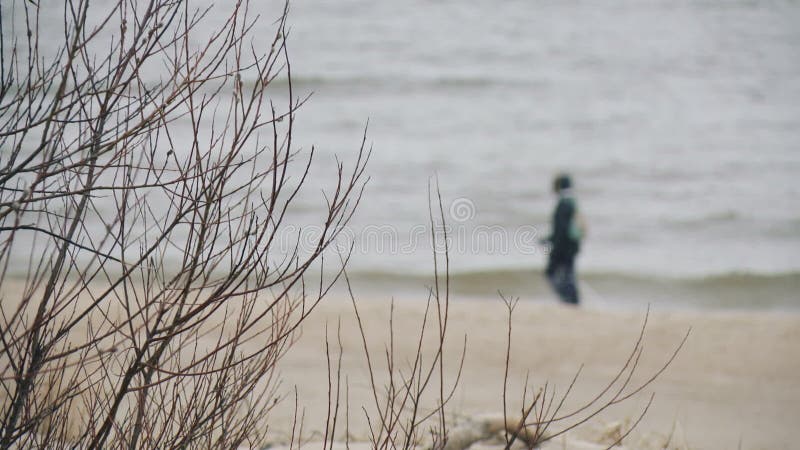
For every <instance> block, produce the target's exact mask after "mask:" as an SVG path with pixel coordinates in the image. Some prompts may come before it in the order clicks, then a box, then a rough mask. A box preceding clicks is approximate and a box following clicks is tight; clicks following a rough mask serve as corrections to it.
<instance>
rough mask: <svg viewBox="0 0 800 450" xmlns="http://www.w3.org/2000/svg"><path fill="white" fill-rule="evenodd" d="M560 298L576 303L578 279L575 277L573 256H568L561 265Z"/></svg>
mask: <svg viewBox="0 0 800 450" xmlns="http://www.w3.org/2000/svg"><path fill="white" fill-rule="evenodd" d="M561 271H562V277H561V292H560V294H561V299H562V300H564V301H565V302H567V303H570V304H573V305H577V304H578V281H577V280H576V277H575V257H574V256H573V257H571V258H568V259H566V260H565V261H564V263H563V265H562V266H561Z"/></svg>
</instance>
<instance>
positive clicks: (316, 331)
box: [272, 298, 800, 449]
mask: <svg viewBox="0 0 800 450" xmlns="http://www.w3.org/2000/svg"><path fill="white" fill-rule="evenodd" d="M357 304H358V307H359V312H360V314H361V318H362V322H363V324H364V328H365V333H366V336H367V341H368V347H369V350H370V352H371V354H372V364H373V368H374V370H375V379H376V385H378V386H379V389H383V387H384V386H385V384H386V383H387V380H388V375H387V370H386V366H387V364H386V361H387V358H386V349H387V348H388V346H389V342H390V341H389V312H390V304H391V303H390V300H388V299H377V298H370V299H362V300H359V301H358V303H357ZM424 311H425V302H424V301H420V300H419V299H411V298H403V299H396V300H395V301H394V317H393V320H392V326H393V328H394V331H395V337H394V340H393V344H392V345H393V348H394V355H395V358H394V360H395V367H403V368H407V367H409V365H410V361H411V357H412V356H413V355H414V354H415V353H416V351H415V350H416V348H417V345H418V340H417V336H418V332H419V328H420V323H421V321H422V317H423V313H424ZM646 313H647V307H646V306H645V305H643V306H642V308H641V310H639V311H608V310H591V309H585V308H577V309H575V308H569V307H565V306H561V305H557V304H549V303H543V302H525V301H520V302H519V303H518V304H517V306H516V308H515V309H514V313H513V316H512V322H511V325H512V333H511V339H512V345H511V364H510V368H509V378H508V379H509V383H508V388H507V392H508V395H507V399H508V400H507V401H508V409H509V414H510V415H514V414H516V415H518V411H520V408H521V404H520V398H521V393H522V392H523V387H524V382H525V379H526V376H527V377H528V385H529V387H528V393H530V392H533V391H536V390H538V389H539V388H541V387H543V386H545V383H547V386H548V390H549V392H553V389H555V392H556V398H557V401H558V399H560V396H561V394H562V393H564V392H565V390H566V389H567V387H568V386H569V384H570V382H571V380H572V378H573V377H574V375H575V373H576V371H578V369H579V368H581V366H582V369H581V374H580V376H579V378H578V379H577V382H576V384H575V387H574V389H573V391H572V392H571V393H570V395H569V396H568V398H567V400H566V402H565V403H564V407H563V411H572V410H575V409H577V408H578V407H579V406H581V405H583V404H585V403H586V402H587V401H588V400H590V399H592V398H593V397H595V395H596V394H598V393H599V392H600V391H602V389H603V388H604V387H605V386H606V385H608V383H609V382H610V381H612V380H613V378H614V377H615V375H616V374H617V372H618V371H619V370H620V368H622V367H623V366H624V364H625V362H626V360H627V359H628V357H629V355H630V353H631V350H632V349H633V346H634V343H635V342H636V339H637V337H638V335H639V332H640V330H641V327H642V324H643V321H644V320H645V316H646ZM507 317H508V316H507V311H506V307H505V305H504V304H503V302H502V301H501V300H500V299H499V298H498V299H486V300H480V301H478V300H463V299H459V298H451V301H450V309H449V325H448V330H447V340H446V345H445V357H444V362H445V384H446V385H448V386H451V385H452V381H453V380H455V378H456V374H457V366H458V361H459V359H460V356H461V350H462V347H463V344H464V337H465V336H466V353H465V361H464V367H463V372H462V376H461V379H460V381H459V383H458V386H457V387H456V388H455V392H454V395H453V397H452V399H451V400H450V403H449V404H448V406H447V411H448V418H449V419H448V420H451V424H453V425H454V426H455V425H456V424H458V423H464V422H465V421H466V422H469V420H474V419H475V418H481V417H502V411H503V396H502V395H503V375H504V368H505V347H506V339H507ZM432 320H435V319H432ZM337 329H338V330H340V331H339V336H340V340H341V349H342V359H341V378H343V379H344V381H343V383H342V388H341V389H342V396H344V391H345V387H344V386H345V383H346V387H347V389H346V390H347V394H348V395H347V397H348V400H347V402H345V401H344V400H342V401H341V404H342V406H341V408H342V413H340V415H341V416H342V417H344V408H345V406H344V405H345V404H346V406H347V407H348V408H349V411H350V412H349V418H348V424H347V428H349V436H350V441H351V443H353V444H355V443H358V442H362V443H363V442H365V441H368V436H369V434H368V427H367V421H366V420H365V419H364V416H365V413H364V411H363V410H362V407H363V408H365V410H366V411H374V400H373V396H372V391H371V389H370V385H369V376H368V371H367V363H366V358H365V357H364V351H363V346H362V340H361V335H360V333H359V332H358V327H357V323H356V321H355V315H354V313H353V306H352V304H351V303H350V301H349V300H348V299H346V298H333V299H327V300H326V301H324V302H323V303H322V304H321V305H320V306H319V309H318V310H316V311H315V312H314V314H312V315H311V317H310V318H309V319H308V321H307V322H306V323H305V324H304V327H303V330H302V335H301V336H300V338H299V339H298V341H297V342H296V344H295V346H294V347H293V348H292V349H291V351H290V352H289V353H288V354H287V355H286V357H285V359H284V360H283V361H282V363H281V365H280V371H281V376H282V378H283V380H284V385H283V387H284V389H285V390H287V391H292V392H293V389H294V386H296V387H297V395H298V399H299V404H300V405H302V406H303V408H304V411H303V412H304V414H305V420H304V435H305V437H306V439H309V440H311V441H314V440H315V439H317V440H319V439H321V437H322V434H321V433H322V431H323V430H322V428H323V427H324V424H325V417H326V411H327V404H328V402H327V395H328V394H327V393H328V369H327V367H328V366H327V358H326V350H325V336H326V333H327V335H328V339H329V342H330V349H329V352H330V353H331V358H332V363H333V364H334V368H335V364H336V360H337V358H338V353H339V345H338V344H337V331H336V330H337ZM689 329H691V331H690V332H689V337H688V339H687V341H686V343H685V345H684V346H683V348H682V349H681V350H680V352H679V353H678V355H677V357H676V358H675V360H674V361H673V362H672V363H671V364H670V365H669V367H668V368H667V369H666V370H665V371H664V372H663V373H662V374H661V375H660V376H659V377H658V378H657V379H656V380H655V381H654V382H653V383H651V384H650V385H648V386H647V387H645V388H644V389H643V390H642V391H641V392H640V393H638V394H637V395H635V396H633V397H632V398H630V399H628V400H626V401H624V402H621V403H620V404H617V405H614V406H612V407H610V408H608V409H607V410H605V411H604V412H603V413H602V414H600V415H598V416H597V417H594V418H592V419H591V420H589V421H588V422H587V423H586V424H584V425H582V426H580V427H578V428H576V429H575V430H573V431H570V432H569V433H567V434H566V435H564V436H560V437H558V438H556V439H554V440H553V441H551V442H550V443H549V444H548V445H550V446H552V447H553V448H603V447H605V446H608V445H609V444H610V443H613V440H611V442H608V440H609V436H610V435H611V436H613V435H614V432H617V431H618V430H619V429H620V425H622V427H623V428H622V429H625V428H624V427H625V426H627V425H630V424H631V423H633V422H634V421H635V420H636V419H637V418H638V417H639V415H640V414H641V412H642V411H643V409H644V408H645V407H646V406H647V403H648V400H649V398H650V395H651V394H654V398H653V402H652V404H651V406H650V407H649V409H648V411H647V413H646V415H645V416H644V418H643V419H642V421H641V422H640V423H639V425H638V426H637V427H636V429H635V430H634V432H633V433H631V434H630V436H628V437H627V438H626V439H625V440H623V444H624V445H625V447H626V448H665V447H666V446H668V448H681V449H682V448H692V449H729V448H743V449H784V448H785V449H789V448H797V447H796V445H797V439H796V437H797V436H796V429H795V427H796V424H797V423H798V422H799V421H800V317H798V316H797V315H781V314H778V313H767V312H758V313H753V312H747V313H745V312H719V311H713V312H709V311H683V312H675V311H669V312H666V311H658V310H651V311H650V313H649V317H648V322H647V326H646V330H645V335H644V340H643V353H642V356H641V358H640V359H639V361H638V366H637V370H636V371H635V373H634V375H633V376H632V378H631V386H638V384H640V383H641V382H642V381H646V380H647V379H648V378H649V377H651V376H652V375H653V374H654V373H656V372H657V371H658V370H659V369H660V368H661V367H662V365H663V364H664V363H665V362H666V361H667V360H668V359H669V358H670V356H671V355H672V353H673V352H674V350H675V349H676V347H677V346H678V345H679V344H680V342H681V341H682V339H683V337H684V336H685V334H686V333H687V331H688V330H689ZM434 332H435V331H434V328H429V331H428V332H427V333H430V334H433V333H434ZM426 344H427V345H428V347H426V348H427V350H426V351H428V352H430V351H432V348H433V347H432V345H433V342H430V341H427V342H426ZM427 356H432V355H431V354H427ZM448 379H449V380H450V382H448V381H447V380H448ZM333 386H335V383H334V385H333ZM628 390H630V389H628ZM291 397H292V399H291V400H292V401H290V400H288V399H287V400H285V401H284V402H282V404H281V405H280V407H279V408H278V409H277V410H276V411H275V413H274V415H273V416H272V419H273V420H272V425H273V426H274V427H275V428H274V430H275V433H274V434H273V437H280V436H281V435H284V436H288V435H289V433H290V425H291V417H292V414H293V413H292V411H293V404H294V402H293V397H294V395H293V394H292V395H291ZM341 420H343V419H342V418H340V425H339V426H338V427H337V440H340V441H343V440H344V431H343V430H344V428H345V427H344V426H343V425H341ZM562 428H563V426H562V425H561V424H554V425H553V426H552V429H551V432H557V431H559V430H560V429H562ZM615 430H616V431H615ZM340 434H341V435H340Z"/></svg>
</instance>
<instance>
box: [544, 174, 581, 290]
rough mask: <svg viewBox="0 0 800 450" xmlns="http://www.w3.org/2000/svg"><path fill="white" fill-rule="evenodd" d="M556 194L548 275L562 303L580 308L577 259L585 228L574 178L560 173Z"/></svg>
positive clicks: (549, 240)
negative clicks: (575, 194)
mask: <svg viewBox="0 0 800 450" xmlns="http://www.w3.org/2000/svg"><path fill="white" fill-rule="evenodd" d="M553 192H554V193H555V194H556V195H557V196H558V203H557V204H556V208H555V210H554V211H553V224H552V231H551V234H550V237H549V238H547V239H546V242H547V243H549V244H550V255H549V260H548V262H547V268H546V269H545V276H546V277H547V280H548V281H549V282H550V286H552V288H553V290H554V291H555V292H556V293H557V294H558V296H559V297H560V298H561V300H562V301H564V302H565V303H569V304H572V305H577V304H578V302H579V295H578V282H577V279H576V276H575V257H576V256H577V255H578V252H579V251H580V247H581V239H582V238H583V235H584V234H585V225H584V223H583V220H582V218H581V216H580V214H579V212H578V205H577V202H576V201H575V197H574V195H573V192H572V178H570V176H569V175H567V174H564V173H562V174H558V175H557V176H556V177H555V178H554V179H553Z"/></svg>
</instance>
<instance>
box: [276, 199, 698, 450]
mask: <svg viewBox="0 0 800 450" xmlns="http://www.w3.org/2000/svg"><path fill="white" fill-rule="evenodd" d="M431 205H438V212H437V213H436V214H435V213H434V208H433V207H431V208H430V211H431V214H430V224H431V230H432V234H431V240H432V244H433V245H432V247H433V249H434V254H433V263H434V268H433V285H432V287H431V288H430V289H429V296H428V299H427V301H426V303H425V309H424V312H423V313H422V314H423V315H422V318H421V321H420V323H419V330H418V332H417V333H416V334H413V335H408V334H405V333H404V335H402V336H400V337H399V338H400V339H405V340H409V339H413V340H414V342H415V343H416V345H415V347H414V348H415V352H414V353H413V354H412V355H410V357H405V358H403V359H402V360H399V359H401V358H399V357H398V355H397V354H396V352H395V339H396V338H397V332H396V330H395V327H394V325H393V318H394V302H392V303H391V306H390V308H391V311H390V316H389V323H388V343H387V344H386V347H385V350H384V353H383V355H380V356H382V358H376V356H377V355H375V354H373V353H372V352H370V350H369V345H368V342H370V341H372V340H373V339H376V338H377V337H375V336H367V333H366V331H365V324H364V322H363V321H362V318H361V315H360V313H359V308H358V304H357V302H356V297H355V295H354V294H353V292H352V290H351V291H350V297H351V301H352V305H353V309H354V313H355V316H356V322H357V325H358V329H359V331H360V334H361V341H362V350H363V353H364V355H365V359H366V364H367V373H368V376H369V380H368V381H369V386H370V389H371V393H372V402H371V404H370V405H364V406H363V407H362V413H363V414H362V415H363V420H365V421H366V423H367V424H368V428H369V442H370V445H371V446H372V448H381V449H396V448H402V449H412V448H430V449H444V450H465V449H467V448H469V447H470V446H472V445H473V444H475V443H477V442H480V441H488V442H490V443H494V445H495V446H496V447H497V448H505V449H507V450H508V449H511V448H513V446H515V444H516V445H517V446H522V447H524V448H530V449H533V448H537V447H539V446H541V445H542V444H543V443H545V442H547V441H549V440H552V439H554V438H556V437H558V436H562V435H564V434H565V433H568V432H569V431H571V430H574V429H576V428H578V427H580V426H581V425H584V424H586V423H589V422H590V421H592V420H593V419H595V418H597V417H598V416H599V415H600V414H602V413H604V412H607V411H608V410H609V409H610V408H611V407H613V406H614V405H617V404H619V403H622V402H624V401H626V400H629V399H631V398H632V397H634V396H635V395H637V394H639V393H641V392H642V391H643V390H645V389H646V388H647V387H648V386H650V385H651V384H652V383H653V382H654V381H655V380H656V379H657V378H658V377H659V376H660V375H661V374H662V373H663V372H664V371H665V370H666V369H667V367H668V366H669V365H670V364H671V363H672V362H673V361H674V359H675V357H676V356H677V354H678V353H679V352H680V350H681V348H683V345H684V344H685V342H686V340H687V338H688V336H689V331H687V333H686V335H685V336H684V337H683V339H682V340H681V341H680V342H679V343H678V344H677V345H676V348H675V349H674V350H673V352H672V353H670V354H669V355H668V356H667V357H666V358H665V361H664V363H663V364H662V365H661V366H659V368H658V369H657V370H655V372H654V373H652V374H650V375H648V376H646V377H645V378H644V380H643V381H639V382H634V380H635V379H636V378H635V376H634V375H635V374H636V373H637V370H638V369H639V360H640V358H641V356H642V354H643V352H644V335H645V330H646V329H647V320H648V317H649V310H648V312H647V314H646V315H645V318H644V322H643V323H642V326H641V328H640V330H639V335H638V337H637V338H636V339H635V340H634V342H633V345H632V349H631V351H630V353H629V354H628V356H627V358H626V359H625V360H624V362H622V364H621V365H620V367H619V369H618V371H617V372H616V373H615V374H614V376H613V377H612V378H611V380H610V381H609V382H608V383H607V384H606V385H605V386H604V387H602V388H600V389H599V390H598V391H597V392H596V393H595V394H594V395H593V396H592V397H591V398H588V399H587V400H583V401H582V402H581V403H578V405H577V406H575V407H572V408H571V409H566V408H565V405H566V402H567V399H568V398H569V397H570V394H571V393H572V392H573V389H574V387H575V386H576V384H577V383H578V382H579V378H580V373H581V369H582V367H581V369H579V370H578V371H577V372H576V373H575V375H574V377H573V378H572V380H571V382H570V384H569V386H568V387H567V389H566V390H565V392H564V393H563V394H561V395H558V396H557V395H556V392H555V389H554V388H553V386H552V385H550V384H549V383H546V384H545V385H544V386H542V387H541V388H540V389H538V390H533V389H531V387H530V385H529V383H528V380H527V379H526V380H525V383H524V388H523V391H522V392H520V393H517V394H516V395H515V394H512V393H509V392H508V384H509V378H510V372H509V369H510V366H511V359H512V355H511V341H512V325H513V320H512V319H513V313H514V308H515V307H516V305H517V302H518V299H515V298H510V297H506V296H504V295H503V294H502V293H501V294H500V297H501V299H502V301H503V303H504V304H505V306H506V310H507V314H508V315H507V317H508V321H507V328H506V332H507V346H506V349H505V367H504V375H503V389H502V392H498V396H497V397H498V403H502V404H501V405H499V406H501V407H502V408H501V409H500V410H502V416H500V417H492V416H487V417H479V418H464V417H463V415H462V414H461V413H460V412H459V411H455V410H454V409H453V407H451V405H450V401H451V399H452V397H453V394H454V392H455V391H456V388H457V386H458V384H459V382H460V380H461V376H462V372H463V370H464V369H463V367H464V361H465V357H466V355H467V352H466V350H467V337H468V336H464V342H463V347H462V350H461V353H460V355H457V357H455V358H453V357H450V356H448V355H447V352H446V347H447V346H446V342H447V341H449V338H448V335H447V329H448V320H449V311H450V295H449V290H450V282H449V263H450V260H449V249H448V240H447V228H446V227H445V226H444V213H443V210H442V201H441V197H440V195H439V193H438V187H437V193H436V197H435V198H432V199H431ZM437 249H438V251H437ZM345 278H346V274H345ZM348 283H349V280H348ZM404 331H405V332H408V330H404ZM326 349H327V351H328V358H329V359H328V361H329V374H328V376H329V380H330V381H329V386H330V387H333V386H334V384H335V386H336V388H335V389H329V399H328V400H329V408H328V420H327V427H326V429H325V437H326V439H325V442H324V448H332V446H333V435H334V433H335V431H336V424H337V423H341V422H342V419H341V418H340V417H339V413H340V412H341V403H343V402H344V403H346V405H347V406H348V408H347V412H346V414H348V415H347V416H346V417H345V421H349V420H350V417H349V406H350V403H349V399H347V397H346V393H345V394H344V396H345V399H344V400H342V398H341V397H342V393H341V376H342V374H341V359H342V353H341V352H342V348H341V343H339V355H338V364H337V365H336V366H335V370H334V369H333V368H332V367H333V366H331V365H330V349H329V347H326ZM381 359H382V361H381ZM381 364H382V366H381V368H382V369H385V372H384V374H383V377H382V378H381V377H380V375H379V374H380V373H381V372H383V371H382V370H381V369H380V368H379V366H380V365H381ZM446 367H447V369H446ZM509 396H513V397H514V399H515V400H516V401H510V400H509ZM652 401H653V394H651V395H650V398H649V400H648V402H647V404H646V406H645V407H644V409H643V410H642V412H641V414H640V415H639V417H638V418H637V419H636V420H634V421H633V423H632V424H630V426H628V427H627V428H624V427H621V428H620V430H619V433H618V435H614V437H613V439H612V440H613V442H611V443H610V445H609V446H608V448H612V447H615V446H617V445H618V444H620V443H621V442H622V441H623V440H624V439H625V438H626V437H627V436H628V435H629V434H630V433H631V431H633V429H634V428H635V427H636V426H637V425H638V424H639V422H640V421H641V420H642V418H643V417H644V415H645V414H646V413H647V410H648V409H649V407H650V405H651V403H652ZM511 403H515V404H518V405H519V408H518V409H516V411H515V410H514V409H512V407H511V406H510V405H511ZM565 409H566V410H565ZM459 416H461V419H460V420H459V419H456V418H457V417H459ZM448 418H450V419H449V420H448ZM348 438H349V436H348ZM290 447H291V445H290Z"/></svg>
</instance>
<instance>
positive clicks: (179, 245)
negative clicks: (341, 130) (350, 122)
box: [0, 0, 368, 450]
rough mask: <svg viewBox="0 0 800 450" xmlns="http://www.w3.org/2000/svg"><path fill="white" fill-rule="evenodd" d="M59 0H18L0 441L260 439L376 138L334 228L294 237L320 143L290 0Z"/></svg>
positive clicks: (1, 267)
mask: <svg viewBox="0 0 800 450" xmlns="http://www.w3.org/2000/svg"><path fill="white" fill-rule="evenodd" d="M49 7H50V8H52V6H49ZM42 8H44V6H42V7H40V6H39V5H37V4H36V3H35V2H31V1H25V0H19V1H9V2H3V4H2V5H0V16H2V17H0V23H1V24H2V25H0V37H1V38H2V39H0V42H2V44H0V45H1V46H2V48H0V55H2V69H1V70H2V72H0V292H2V310H1V312H2V314H1V316H2V317H0V448H2V449H8V448H65V447H70V448H75V447H78V448H85V449H94V448H127V449H131V450H132V449H135V448H186V447H193V448H236V447H237V446H240V445H250V446H256V445H258V444H259V443H260V442H261V441H262V440H263V437H264V435H265V433H266V432H267V428H266V426H265V422H264V419H265V417H266V415H267V414H268V413H269V411H270V409H271V408H272V406H273V404H274V401H275V398H276V393H275V389H276V387H277V383H276V381H275V378H274V372H273V368H274V366H275V363H276V362H277V360H278V359H279V358H280V357H281V355H282V354H284V352H286V351H287V348H288V346H289V345H290V344H291V342H292V336H293V331H294V330H295V329H296V328H297V327H298V325H299V324H300V323H301V322H302V321H303V319H304V318H305V317H307V315H308V314H309V313H310V311H311V310H313V308H314V306H315V305H316V304H317V303H318V302H319V301H320V300H321V298H322V297H323V296H324V295H325V294H326V292H327V291H328V289H329V287H330V285H331V283H332V282H333V281H335V278H338V276H337V277H334V279H323V278H322V277H320V278H319V280H315V282H314V286H315V287H314V288H310V287H308V283H307V281H306V274H307V272H308V271H309V269H310V268H312V267H313V265H315V264H317V265H321V264H323V256H324V254H325V251H326V249H327V248H328V247H329V246H330V244H331V242H333V240H334V239H335V238H336V236H337V234H338V233H339V232H340V230H341V229H342V227H343V226H344V224H346V222H347V221H348V219H349V218H350V216H351V214H352V212H353V210H354V208H355V206H356V205H357V203H358V201H359V199H360V196H361V189H362V187H363V178H364V177H363V171H364V165H365V164H366V160H367V159H368V153H367V152H365V151H364V146H363V142H362V147H361V152H360V153H359V156H358V159H357V160H356V162H355V164H354V166H353V167H352V168H351V169H350V170H349V171H347V170H345V168H344V166H343V165H341V164H340V165H339V167H338V182H337V183H336V184H335V185H334V186H332V189H331V191H330V192H329V194H328V196H327V201H328V203H327V205H328V208H327V214H326V217H324V218H323V219H322V225H323V226H322V232H321V233H320V235H319V239H318V241H316V242H315V243H314V245H313V247H312V248H311V249H305V248H302V247H301V245H300V242H295V244H294V246H293V247H290V248H288V249H287V248H280V246H279V245H278V241H279V239H280V238H281V231H282V229H283V228H284V226H283V223H284V221H285V219H286V215H287V213H288V212H289V211H290V209H291V206H292V204H293V201H294V200H295V199H296V197H297V195H298V194H299V192H300V191H301V188H302V187H303V185H304V183H305V181H306V180H307V178H306V177H307V176H308V174H309V169H310V167H311V163H312V158H313V154H314V152H313V149H311V151H310V152H308V153H307V154H305V156H304V154H301V153H300V152H299V150H298V149H297V148H295V145H294V144H293V140H292V129H293V124H294V120H295V112H296V110H297V108H298V107H299V106H300V105H301V104H302V103H303V101H304V100H303V99H298V98H296V97H295V94H294V92H293V91H292V84H291V65H290V63H289V59H288V56H287V48H286V42H285V35H286V13H287V9H284V11H283V12H282V14H281V15H280V18H279V20H278V21H277V22H276V23H275V26H274V28H275V32H274V34H273V35H272V36H271V37H268V38H266V39H263V40H262V39H254V38H253V36H252V30H253V25H254V23H255V21H256V20H259V18H257V17H252V16H251V14H250V12H249V5H248V3H247V2H246V1H239V2H236V3H235V4H232V5H231V6H230V8H229V9H228V10H227V11H221V10H220V9H213V10H212V9H208V10H194V9H192V7H191V6H190V5H189V4H188V2H181V1H169V0H154V1H150V2H128V1H122V0H120V1H117V2H115V3H111V4H107V5H94V4H90V2H89V1H88V0H69V1H67V2H65V3H64V4H63V9H62V10H61V11H60V13H61V14H60V19H61V22H60V23H59V24H57V25H54V24H53V23H52V16H53V15H52V14H48V15H47V16H44V15H43V9H42ZM98 8H102V10H100V9H98ZM51 11H52V10H51ZM223 14H224V15H223ZM211 15H213V17H214V18H215V19H217V21H216V22H214V23H216V24H218V26H217V27H216V28H215V27H214V26H209V25H208V23H209V20H208V19H209V17H210V16H211ZM45 19H48V20H45ZM260 20H263V19H260ZM54 26H57V28H58V30H55V29H52V28H53V27H54ZM54 36H58V37H59V38H60V39H59V40H58V45H55V44H54V43H53V42H52V39H53V37H54ZM154 73H157V74H159V75H155V76H154V75H153V74H154ZM279 76H281V77H282V78H281V79H288V80H289V82H288V84H286V83H282V84H279V85H277V87H275V85H276V83H275V80H276V77H279ZM275 89H279V90H280V91H282V94H283V95H284V96H285V97H286V96H287V95H286V94H288V100H287V101H286V104H284V105H283V106H280V107H279V106H276V105H275V104H273V103H272V102H271V101H270V100H269V99H270V95H271V93H273V92H276V91H275ZM287 91H288V92H287ZM337 263H338V261H337ZM320 272H321V271H320ZM257 386H258V389H255V387H257Z"/></svg>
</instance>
